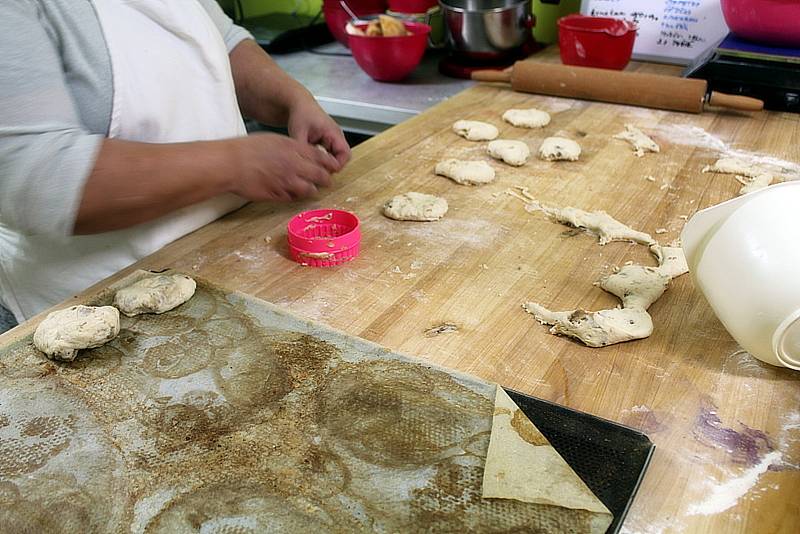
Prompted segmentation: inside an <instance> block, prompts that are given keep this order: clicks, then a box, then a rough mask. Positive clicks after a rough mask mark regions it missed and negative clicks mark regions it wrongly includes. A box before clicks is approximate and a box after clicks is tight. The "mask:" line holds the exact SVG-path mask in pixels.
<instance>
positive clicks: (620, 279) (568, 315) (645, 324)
mask: <svg viewBox="0 0 800 534" xmlns="http://www.w3.org/2000/svg"><path fill="white" fill-rule="evenodd" d="M519 190H520V192H519V193H518V192H516V191H513V190H509V191H507V193H508V194H510V195H512V196H514V197H516V198H519V199H520V200H522V201H523V202H525V203H526V206H525V209H526V210H527V211H529V212H533V211H542V212H544V213H545V214H546V215H548V216H550V217H551V218H553V219H555V220H557V221H558V222H561V223H562V224H566V225H569V226H575V227H579V228H586V229H588V230H591V231H592V232H594V233H596V234H598V235H599V236H600V244H601V245H602V244H605V243H608V242H610V241H614V240H632V241H635V242H637V243H640V244H643V245H647V246H648V248H649V250H650V253H651V254H652V255H653V256H654V257H655V258H656V260H657V261H658V267H647V266H644V265H634V264H630V265H625V266H624V267H622V268H621V269H617V270H616V271H615V272H614V273H612V274H610V275H608V276H606V277H604V278H603V279H601V280H600V281H599V282H598V284H597V285H599V286H600V287H601V288H602V289H603V290H604V291H607V292H608V293H611V294H612V295H615V296H616V297H617V298H619V299H620V300H621V301H622V307H621V308H612V309H608V310H600V311H595V312H590V311H586V310H581V309H577V310H570V311H551V310H549V309H547V308H545V307H544V306H542V305H541V304H539V303H537V302H526V303H525V304H523V305H522V307H523V308H524V309H525V311H527V312H528V313H530V314H532V315H533V316H534V317H535V318H536V320H538V321H539V322H540V323H542V324H548V325H551V326H552V328H551V329H550V333H552V334H562V335H565V336H569V337H574V338H576V339H579V340H580V341H582V342H583V343H584V344H586V345H587V346H589V347H605V346H607V345H613V344H615V343H622V342H623V341H631V340H634V339H642V338H646V337H648V336H650V334H652V333H653V320H652V318H651V317H650V314H648V313H647V309H648V308H649V307H650V305H651V304H653V303H654V302H655V301H656V300H658V299H659V297H661V295H663V294H664V291H666V290H667V287H668V286H669V282H670V280H672V279H673V278H676V277H678V276H681V275H682V274H685V273H687V272H689V268H688V265H687V263H686V257H685V255H684V253H683V249H681V248H680V247H678V246H661V245H659V244H658V243H657V242H656V241H655V240H653V238H651V237H650V236H649V235H648V234H645V233H643V232H638V231H636V230H633V229H632V228H630V227H628V226H626V225H624V224H622V223H620V222H619V221H617V220H616V219H614V218H613V217H611V216H610V215H608V214H607V213H605V212H586V211H583V210H578V209H576V208H555V207H550V206H544V205H542V204H541V203H539V202H538V201H536V199H534V198H533V197H532V196H531V195H530V193H529V192H528V191H527V189H526V188H522V187H521V188H519Z"/></svg>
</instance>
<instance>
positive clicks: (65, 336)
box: [33, 305, 119, 362]
mask: <svg viewBox="0 0 800 534" xmlns="http://www.w3.org/2000/svg"><path fill="white" fill-rule="evenodd" d="M117 334H119V311H118V310H117V309H116V308H115V307H113V306H81V305H79V306H72V307H70V308H67V309H65V310H58V311H54V312H52V313H50V314H48V316H47V317H46V318H45V319H44V321H42V322H41V323H39V326H37V327H36V331H35V332H34V333H33V344H34V346H35V347H36V348H37V349H39V350H40V351H42V352H43V353H44V354H45V356H47V357H48V358H50V359H51V360H63V361H68V362H71V361H72V360H74V359H75V357H76V356H77V355H78V351H79V350H83V349H93V348H95V347H99V346H101V345H105V344H106V343H108V342H109V341H111V340H112V339H114V338H115V337H117Z"/></svg>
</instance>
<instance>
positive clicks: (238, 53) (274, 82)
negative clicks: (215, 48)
mask: <svg viewBox="0 0 800 534" xmlns="http://www.w3.org/2000/svg"><path fill="white" fill-rule="evenodd" d="M230 61H231V71H232V73H233V81H234V84H235V86H236V98H237V99H238V100H239V107H240V108H241V110H242V113H244V115H245V116H247V117H249V118H252V119H255V120H257V121H259V122H261V123H263V124H268V125H270V126H286V121H287V119H288V117H289V111H290V109H291V107H292V106H293V105H294V104H295V103H296V102H297V101H299V100H306V99H309V100H313V99H314V97H313V96H312V95H311V93H309V92H308V90H306V88H305V87H303V86H302V85H301V84H300V83H298V82H297V81H296V80H294V79H293V78H292V77H291V76H289V75H288V74H286V73H285V72H284V71H283V69H281V68H280V67H279V66H278V64H277V63H275V62H274V61H273V60H272V58H271V57H269V55H268V54H267V53H266V52H264V50H262V48H261V47H260V46H258V44H257V43H256V42H255V41H253V40H252V39H245V40H244V41H242V42H241V43H239V44H238V45H237V46H236V47H235V48H234V49H233V50H232V51H231V53H230Z"/></svg>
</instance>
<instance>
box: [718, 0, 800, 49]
mask: <svg viewBox="0 0 800 534" xmlns="http://www.w3.org/2000/svg"><path fill="white" fill-rule="evenodd" d="M720 5H721V6H722V14H723V16H724V17H725V23H726V24H727V25H728V28H730V29H731V31H732V32H733V33H735V34H736V35H738V36H740V37H743V38H745V39H749V40H751V41H755V42H757V43H763V44H766V45H775V46H787V47H798V46H800V1H798V0H722V1H721V2H720Z"/></svg>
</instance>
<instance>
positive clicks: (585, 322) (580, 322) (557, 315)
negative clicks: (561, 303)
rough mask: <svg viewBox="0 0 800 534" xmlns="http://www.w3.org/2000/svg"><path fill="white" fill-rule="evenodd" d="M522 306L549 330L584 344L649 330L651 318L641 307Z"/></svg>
mask: <svg viewBox="0 0 800 534" xmlns="http://www.w3.org/2000/svg"><path fill="white" fill-rule="evenodd" d="M522 307H523V308H524V309H525V311H526V312H528V313H530V314H531V315H533V316H534V317H535V318H536V320H537V321H539V322H540V323H542V324H546V325H552V328H550V333H551V334H561V335H564V336H568V337H574V338H576V339H579V340H581V341H582V342H583V343H584V344H585V345H586V346H588V347H595V348H596V347H606V346H608V345H614V344H615V343H622V342H624V341H632V340H634V339H643V338H646V337H648V336H650V334H652V333H653V320H652V319H651V318H650V314H649V313H647V312H646V311H645V310H643V309H641V308H630V309H626V308H612V309H610V310H600V311H596V312H587V311H585V310H572V311H562V312H553V311H550V310H548V309H547V308H545V307H543V306H541V305H540V304H537V303H536V302H526V303H525V304H523V305H522Z"/></svg>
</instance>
